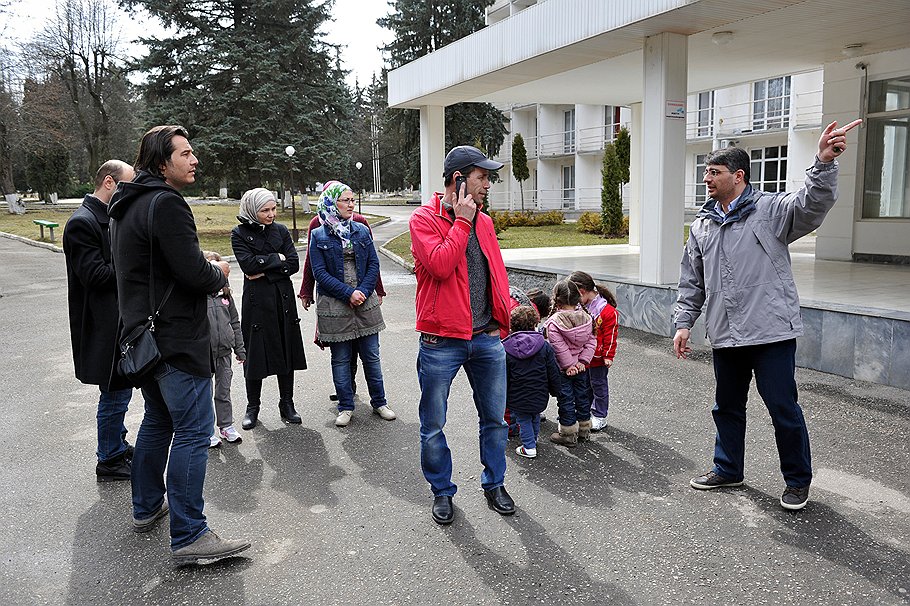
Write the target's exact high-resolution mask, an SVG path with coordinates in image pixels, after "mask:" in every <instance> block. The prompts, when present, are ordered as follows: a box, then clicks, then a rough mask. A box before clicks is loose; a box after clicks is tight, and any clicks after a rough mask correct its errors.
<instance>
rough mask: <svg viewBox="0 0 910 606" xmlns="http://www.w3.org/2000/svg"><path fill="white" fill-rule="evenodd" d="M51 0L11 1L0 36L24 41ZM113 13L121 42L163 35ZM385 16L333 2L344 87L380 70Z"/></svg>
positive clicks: (378, 5) (383, 0) (366, 6)
mask: <svg viewBox="0 0 910 606" xmlns="http://www.w3.org/2000/svg"><path fill="white" fill-rule="evenodd" d="M55 5H56V2H55V1H54V0H13V6H12V7H11V9H12V12H11V14H9V15H4V16H2V17H0V19H2V20H3V21H5V22H6V23H2V22H0V35H7V36H14V37H15V38H17V39H18V40H20V41H26V40H28V39H29V38H30V37H31V36H32V34H33V33H34V32H35V31H37V30H38V29H39V28H40V27H41V26H42V25H43V24H44V22H45V20H46V19H47V17H48V15H51V14H53V12H54V7H55ZM114 10H115V11H118V12H119V13H120V14H121V15H122V19H121V25H122V27H123V39H124V40H132V39H135V38H136V37H138V36H140V35H147V34H149V33H152V34H158V33H163V32H164V30H163V29H161V28H158V27H156V26H155V22H154V20H152V19H149V20H148V21H143V22H137V21H134V20H131V19H130V18H129V17H128V15H127V13H126V12H125V11H121V10H120V9H119V8H117V6H116V4H114ZM388 12H389V6H388V2H387V0H335V4H334V7H333V8H332V15H333V17H334V19H335V21H334V22H333V23H329V24H328V26H327V28H326V40H328V41H329V42H331V43H333V44H340V45H343V46H344V49H343V51H342V55H341V60H342V62H343V63H344V65H345V68H346V69H348V70H350V71H351V73H350V75H349V76H348V84H349V85H352V86H353V84H354V79H355V78H357V79H358V80H359V82H360V84H361V85H366V84H368V83H369V81H370V79H371V78H372V75H373V73H377V72H379V70H380V69H381V68H382V55H381V53H380V52H379V50H378V47H379V46H382V45H384V44H387V43H388V42H389V41H391V39H392V32H390V31H389V30H387V29H383V28H380V27H379V26H378V25H376V19H378V18H379V17H383V16H385V15H386V14H388ZM139 52H141V49H137V48H134V49H131V53H130V54H139Z"/></svg>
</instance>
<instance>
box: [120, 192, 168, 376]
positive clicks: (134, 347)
mask: <svg viewBox="0 0 910 606" xmlns="http://www.w3.org/2000/svg"><path fill="white" fill-rule="evenodd" d="M160 195H161V194H159V196H160ZM157 201H158V196H155V197H154V198H153V199H152V202H151V204H149V217H148V230H149V246H151V244H152V225H153V223H152V219H153V218H154V216H155V202H157ZM154 267H155V255H154V253H152V254H150V255H149V309H155V282H154ZM173 289H174V283H173V282H171V283H170V284H169V285H168V287H167V291H165V293H164V298H163V299H162V300H161V304H160V305H159V306H158V309H155V311H154V312H153V313H152V315H150V316H149V317H148V320H147V321H146V322H145V323H144V324H140V325H139V326H137V327H136V328H134V329H133V330H132V332H130V334H128V335H127V336H126V337H124V338H123V339H121V340H120V343H119V345H120V360H119V361H118V363H117V372H119V373H120V375H121V376H123V377H124V378H126V380H127V381H129V383H130V384H132V385H133V386H135V387H142V386H143V385H145V384H146V383H148V382H149V381H150V380H151V379H152V377H153V375H154V371H155V368H156V367H157V366H158V362H160V361H161V352H160V351H158V344H157V343H156V342H155V319H156V318H157V317H158V313H159V312H160V311H161V308H162V307H164V304H165V303H167V300H168V298H169V297H170V296H171V291H172V290H173Z"/></svg>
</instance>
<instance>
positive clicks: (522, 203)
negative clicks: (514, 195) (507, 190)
mask: <svg viewBox="0 0 910 606" xmlns="http://www.w3.org/2000/svg"><path fill="white" fill-rule="evenodd" d="M518 191H519V192H521V212H524V211H525V188H524V187H523V186H522V184H521V181H519V182H518Z"/></svg>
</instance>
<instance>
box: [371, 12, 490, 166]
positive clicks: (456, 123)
mask: <svg viewBox="0 0 910 606" xmlns="http://www.w3.org/2000/svg"><path fill="white" fill-rule="evenodd" d="M491 4H493V0H435V1H432V2H427V1H426V0H391V1H390V2H389V5H390V9H391V12H390V13H389V15H388V16H387V17H384V18H382V19H379V20H378V23H379V25H381V26H383V27H387V28H389V29H390V30H392V32H394V34H395V39H394V40H393V41H392V42H391V43H389V44H388V45H387V46H385V47H384V48H383V50H384V51H385V52H386V53H387V54H388V57H389V59H388V65H389V68H390V69H395V68H397V67H400V66H402V65H404V64H405V63H408V62H410V61H413V60H415V59H418V58H420V57H422V56H424V55H427V54H429V53H431V52H433V51H436V50H439V49H440V48H442V47H444V46H446V45H447V44H450V43H452V42H454V41H456V40H458V39H460V38H464V37H465V36H467V35H469V34H472V33H474V32H475V31H477V30H479V29H481V28H482V27H484V18H485V15H484V9H485V8H486V7H487V6H489V5H491ZM445 123H446V140H445V147H446V149H451V148H452V147H455V146H456V145H474V142H475V141H476V140H479V141H480V142H481V143H482V145H483V148H484V149H486V150H487V152H488V153H490V154H492V155H496V154H498V153H499V149H500V147H502V142H503V141H504V140H505V135H506V132H507V131H506V127H505V118H504V117H503V115H502V112H500V111H499V110H497V109H496V108H495V107H494V106H493V105H491V104H489V103H458V104H455V105H450V106H448V107H446V110H445ZM384 127H385V128H386V129H388V130H389V131H391V132H392V133H394V135H393V136H394V139H395V140H396V141H397V147H398V149H399V153H400V154H402V155H403V156H404V157H405V158H406V160H407V162H408V164H409V166H410V167H411V171H412V172H411V173H410V174H409V175H408V178H409V179H410V180H411V182H412V183H416V182H417V181H419V166H420V163H419V153H420V117H419V114H418V113H417V112H416V111H413V110H396V109H391V110H388V112H387V114H386V122H385V124H384ZM415 167H416V168H415ZM415 171H416V173H417V174H415Z"/></svg>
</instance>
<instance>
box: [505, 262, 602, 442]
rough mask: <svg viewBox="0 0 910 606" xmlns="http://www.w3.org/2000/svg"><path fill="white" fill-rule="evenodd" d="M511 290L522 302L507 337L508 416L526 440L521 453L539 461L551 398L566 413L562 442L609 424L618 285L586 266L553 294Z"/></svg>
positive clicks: (561, 428) (561, 427)
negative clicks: (598, 279)
mask: <svg viewBox="0 0 910 606" xmlns="http://www.w3.org/2000/svg"><path fill="white" fill-rule="evenodd" d="M510 290H511V293H510V294H511V296H512V300H513V305H514V307H513V308H512V311H511V316H510V325H509V330H510V332H509V336H508V337H506V338H505V339H503V342H502V344H503V347H504V348H505V351H506V381H507V387H506V416H507V422H508V423H509V435H510V436H511V435H514V434H515V433H516V432H517V433H518V434H519V436H520V438H521V445H520V446H518V447H517V448H516V449H515V452H516V453H517V454H518V455H520V456H522V457H525V458H529V459H533V458H536V457H537V440H538V437H539V435H540V421H541V415H542V413H543V412H544V411H545V410H546V408H547V405H548V404H549V401H550V396H551V395H553V396H556V405H557V408H558V411H559V419H558V421H559V423H558V430H557V431H556V432H555V433H553V434H552V435H551V436H550V441H551V442H553V443H554V444H559V445H562V446H566V447H568V448H574V447H575V446H576V445H577V444H578V442H579V441H580V440H581V441H584V440H588V439H590V436H591V432H598V431H601V430H602V429H604V428H605V427H606V425H607V413H608V412H609V408H610V388H609V384H608V382H607V374H608V373H609V371H610V366H611V365H612V364H613V357H614V356H615V355H616V342H617V336H618V326H619V321H618V320H619V318H618V312H617V311H616V297H615V296H614V295H613V293H612V292H610V289H608V288H607V287H605V286H601V285H599V284H595V283H594V279H593V278H592V277H591V276H590V275H589V274H587V273H585V272H583V271H576V272H573V273H572V274H571V275H570V276H569V277H568V279H565V280H560V281H558V282H557V283H556V286H555V287H554V288H553V294H552V297H550V296H549V295H547V294H546V293H544V292H542V291H540V290H539V289H534V290H530V291H528V292H527V293H523V292H521V291H520V290H518V289H515V288H512V289H510ZM516 425H517V427H516Z"/></svg>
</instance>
